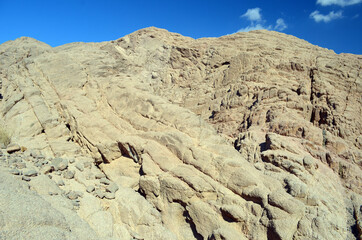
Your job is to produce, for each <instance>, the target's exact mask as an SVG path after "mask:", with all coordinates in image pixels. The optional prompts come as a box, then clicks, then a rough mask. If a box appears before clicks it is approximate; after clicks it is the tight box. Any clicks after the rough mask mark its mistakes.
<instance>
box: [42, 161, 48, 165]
mask: <svg viewBox="0 0 362 240" xmlns="http://www.w3.org/2000/svg"><path fill="white" fill-rule="evenodd" d="M48 163H49V161H48V160H43V161H42V162H41V164H42V165H46V164H48Z"/></svg>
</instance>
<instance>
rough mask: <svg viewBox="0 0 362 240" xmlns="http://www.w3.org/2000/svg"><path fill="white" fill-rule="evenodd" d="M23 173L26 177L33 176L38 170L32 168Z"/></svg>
mask: <svg viewBox="0 0 362 240" xmlns="http://www.w3.org/2000/svg"><path fill="white" fill-rule="evenodd" d="M23 174H24V176H26V177H35V176H37V175H38V172H37V171H36V170H34V169H29V170H26V171H24V173H23Z"/></svg>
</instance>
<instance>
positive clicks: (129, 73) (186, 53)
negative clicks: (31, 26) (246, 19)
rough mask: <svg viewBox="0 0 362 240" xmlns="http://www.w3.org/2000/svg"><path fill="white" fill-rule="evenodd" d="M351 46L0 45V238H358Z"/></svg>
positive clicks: (252, 41)
mask: <svg viewBox="0 0 362 240" xmlns="http://www.w3.org/2000/svg"><path fill="white" fill-rule="evenodd" d="M361 68H362V56H358V55H352V54H335V53H334V52H333V51H331V50H327V49H323V48H320V47H317V46H314V45H312V44H309V43H308V42H306V41H303V40H300V39H298V38H295V37H293V36H289V35H286V34H282V33H277V32H271V31H266V30H260V31H253V32H249V33H236V34H232V35H228V36H223V37H220V38H202V39H192V38H188V37H184V36H181V35H179V34H176V33H170V32H168V31H166V30H162V29H157V28H147V29H142V30H139V31H137V32H134V33H132V34H130V35H127V36H125V37H123V38H120V39H118V40H115V41H110V42H101V43H71V44H66V45H63V46H59V47H55V48H52V47H50V46H49V45H47V44H45V43H42V42H39V41H37V40H35V39H32V38H26V37H23V38H19V39H17V40H15V41H8V42H6V43H3V44H1V45H0V79H1V94H2V99H1V102H0V111H1V114H0V115H1V121H2V127H3V129H4V130H5V131H6V132H7V133H8V134H9V135H10V136H11V142H12V143H11V144H6V145H5V144H4V145H3V149H2V151H1V153H0V155H1V156H0V239H167V240H168V239H227V240H231V239H254V240H262V239H283V240H285V239H295V240H297V239H338V240H340V239H362V237H361V234H362V222H361V221H362V195H361V194H362V187H361V184H362V179H361V177H362V171H361V168H362V136H361V131H362V104H361V101H362V99H361V93H362V76H361Z"/></svg>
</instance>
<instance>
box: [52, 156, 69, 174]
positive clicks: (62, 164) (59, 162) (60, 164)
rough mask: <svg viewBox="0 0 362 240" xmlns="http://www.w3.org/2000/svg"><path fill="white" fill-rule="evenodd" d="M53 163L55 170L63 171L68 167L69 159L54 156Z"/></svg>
mask: <svg viewBox="0 0 362 240" xmlns="http://www.w3.org/2000/svg"><path fill="white" fill-rule="evenodd" d="M51 165H52V166H54V170H55V171H58V170H60V171H63V170H65V169H67V168H68V161H67V160H65V159H63V158H54V159H53V160H52V161H51Z"/></svg>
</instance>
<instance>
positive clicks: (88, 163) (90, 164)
mask: <svg viewBox="0 0 362 240" xmlns="http://www.w3.org/2000/svg"><path fill="white" fill-rule="evenodd" d="M83 165H84V167H85V168H89V169H91V168H92V163H91V162H85V163H83Z"/></svg>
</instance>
